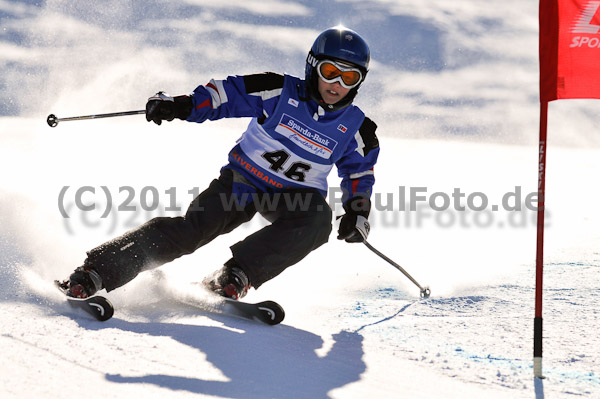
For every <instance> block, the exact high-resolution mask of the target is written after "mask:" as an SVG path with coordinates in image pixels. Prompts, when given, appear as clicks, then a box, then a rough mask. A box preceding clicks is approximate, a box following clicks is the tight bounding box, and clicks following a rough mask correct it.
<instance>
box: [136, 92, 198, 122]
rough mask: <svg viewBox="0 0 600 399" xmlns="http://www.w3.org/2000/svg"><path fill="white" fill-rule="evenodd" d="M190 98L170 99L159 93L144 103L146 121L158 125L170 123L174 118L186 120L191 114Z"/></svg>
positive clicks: (165, 94) (166, 95)
mask: <svg viewBox="0 0 600 399" xmlns="http://www.w3.org/2000/svg"><path fill="white" fill-rule="evenodd" d="M192 107H193V103H192V98H191V97H190V96H177V97H171V96H170V95H168V94H167V93H165V92H163V91H159V92H158V93H156V94H155V95H153V96H152V97H150V98H149V99H148V102H147V103H146V120H147V121H148V122H154V123H156V124H157V125H160V124H161V123H162V121H169V122H170V121H172V120H173V119H175V118H178V119H183V120H185V119H187V118H188V117H189V116H190V114H191V113H192Z"/></svg>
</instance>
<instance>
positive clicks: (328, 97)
mask: <svg viewBox="0 0 600 399" xmlns="http://www.w3.org/2000/svg"><path fill="white" fill-rule="evenodd" d="M318 81H319V85H318V86H319V94H320V95H321V98H322V99H323V101H325V104H331V105H333V104H335V103H337V102H338V101H341V100H343V99H344V97H346V94H348V92H349V91H350V89H346V88H344V87H343V86H342V85H341V84H339V82H334V83H325V82H324V81H323V80H322V79H321V78H319V79H318Z"/></svg>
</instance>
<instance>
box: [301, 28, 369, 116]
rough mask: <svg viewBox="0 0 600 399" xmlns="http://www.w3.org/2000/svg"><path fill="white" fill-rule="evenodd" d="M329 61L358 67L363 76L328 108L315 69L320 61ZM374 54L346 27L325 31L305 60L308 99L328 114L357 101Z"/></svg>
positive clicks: (328, 105)
mask: <svg viewBox="0 0 600 399" xmlns="http://www.w3.org/2000/svg"><path fill="white" fill-rule="evenodd" d="M323 59H330V60H333V61H343V62H347V63H350V64H352V65H354V66H356V67H358V68H359V69H360V70H361V72H362V75H363V79H362V81H361V82H360V83H359V84H358V86H356V87H354V88H353V89H352V90H350V92H349V93H348V94H347V95H346V97H344V99H343V100H342V101H340V102H338V103H336V104H325V103H324V102H323V99H322V98H321V95H320V94H319V90H318V82H317V79H318V76H317V71H316V68H315V67H316V66H317V64H318V63H319V61H321V60H323ZM370 59H371V51H370V50H369V45H368V44H367V42H366V41H365V40H364V39H363V38H362V37H360V35H359V34H358V33H356V32H355V31H353V30H351V29H348V28H346V27H344V26H336V27H333V28H329V29H327V30H325V31H323V32H322V33H321V34H320V35H319V36H318V37H317V39H316V40H315V42H314V43H313V45H312V47H311V49H310V51H309V52H308V56H307V57H306V68H305V79H306V88H307V90H308V94H309V96H310V97H311V98H312V99H313V100H315V101H316V102H317V103H319V105H321V106H322V107H323V109H325V110H326V111H330V112H331V111H337V110H339V109H342V108H344V107H347V106H348V105H350V104H351V103H352V101H354V97H356V94H357V93H358V89H359V88H360V86H361V85H362V82H363V81H364V80H365V77H366V76H367V72H368V71H369V61H370Z"/></svg>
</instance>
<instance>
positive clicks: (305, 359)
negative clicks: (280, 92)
mask: <svg viewBox="0 0 600 399" xmlns="http://www.w3.org/2000/svg"><path fill="white" fill-rule="evenodd" d="M207 3H210V4H207ZM0 18H1V19H0V21H1V22H0V24H1V25H0V26H1V28H2V29H0V49H1V50H2V51H0V85H1V86H2V88H3V95H2V96H1V97H0V115H2V116H1V117H0V143H1V144H0V170H2V174H1V178H0V317H1V320H2V321H0V326H1V327H0V331H1V335H0V349H1V351H2V355H3V361H2V366H1V368H0V396H1V397H3V398H4V397H8V398H23V397H39V398H54V397H57V396H62V395H67V394H69V395H70V394H73V392H74V391H75V392H76V393H77V394H84V395H85V396H86V397H90V398H107V397H108V398H111V397H114V398H121V397H125V396H126V395H136V396H138V397H144V398H161V399H162V398H171V397H173V398H175V397H177V398H192V397H217V398H240V399H242V398H244V399H246V398H250V399H254V398H256V399H259V398H344V399H345V398H366V397H369V398H370V397H374V396H385V397H394V398H396V397H399V398H432V397H433V398H444V399H446V398H479V397H486V398H511V399H512V398H533V397H535V398H545V397H547V398H570V397H581V398H600V377H599V373H600V350H599V349H598V348H600V336H599V334H598V331H599V329H600V321H599V311H598V309H599V308H600V289H599V288H598V283H597V281H598V278H597V274H598V271H599V268H600V251H599V250H598V248H599V243H600V234H599V233H598V227H597V226H598V223H600V214H599V210H598V207H597V200H596V198H597V196H598V194H599V192H600V188H599V186H598V183H597V179H596V178H595V177H596V176H597V175H598V174H599V173H600V157H599V150H598V144H599V143H600V139H599V136H598V132H597V129H596V128H595V125H596V121H597V115H598V113H599V112H598V103H597V102H594V101H562V102H556V103H553V104H551V107H550V131H549V138H550V140H549V145H548V164H547V166H548V181H547V206H548V208H547V215H546V217H547V218H546V239H545V243H546V245H545V248H546V262H545V285H544V294H545V299H544V323H545V324H544V337H545V339H544V345H545V346H544V374H545V375H546V377H547V378H546V379H545V380H543V381H542V380H534V379H533V372H532V351H533V340H532V338H533V316H534V308H533V305H534V303H533V302H534V284H535V278H534V277H535V266H534V263H535V262H534V260H535V236H536V228H535V214H536V213H535V211H534V210H532V209H531V208H532V207H531V198H532V197H531V196H530V195H531V193H534V192H535V191H536V190H537V167H538V165H537V156H538V147H537V130H538V99H537V85H538V83H537V78H538V75H537V74H538V69H537V68H538V66H537V4H536V2H526V3H523V2H520V1H514V0H504V1H502V2H501V1H498V0H491V1H488V2H486V3H485V5H483V4H480V2H477V1H474V0H464V1H459V2H456V1H454V2H448V1H443V0H429V1H423V2H409V1H401V0H396V1H388V0H378V1H375V0H371V1H364V0H363V1H299V0H298V1H275V0H269V1H253V0H248V1H235V0H224V1H220V2H201V1H196V0H186V1H181V2H167V1H156V2H144V1H128V2H119V1H104V2H93V1H78V2H68V1H46V2H33V1H20V2H17V1H7V0H0ZM338 23H343V24H344V25H346V26H349V27H351V28H353V29H355V30H357V31H358V32H360V33H361V34H362V35H364V37H365V38H366V39H367V40H368V41H369V42H370V43H371V47H372V53H373V58H372V68H371V71H370V72H369V75H368V77H367V81H366V83H365V85H364V87H363V88H362V89H361V92H360V94H359V97H358V100H357V103H358V105H360V106H361V108H363V109H364V110H365V112H366V113H367V114H368V115H369V116H371V117H372V118H373V119H374V120H375V121H376V122H377V123H378V125H379V130H378V134H379V137H380V143H381V148H382V150H381V156H380V161H379V163H378V165H377V169H376V177H377V183H376V187H375V191H376V192H375V193H374V197H373V199H374V210H373V213H372V215H371V218H370V219H371V222H372V232H371V235H370V237H369V241H370V242H371V244H372V245H374V246H375V247H376V248H377V249H379V250H381V251H382V252H383V253H385V254H386V255H388V256H389V257H391V258H392V259H394V260H395V261H397V262H398V263H400V264H401V265H402V266H403V267H404V268H406V269H407V270H408V271H409V273H411V274H412V275H413V277H415V279H416V280H417V281H419V282H420V283H421V284H423V285H429V286H430V287H431V290H432V296H431V297H430V298H429V299H421V298H419V290H418V288H416V287H415V286H414V285H413V284H412V283H411V282H410V281H409V280H408V279H406V277H404V276H403V275H402V274H401V273H400V272H399V271H398V270H396V269H394V268H393V267H392V266H390V265H389V264H387V263H385V262H384V261H383V260H382V259H380V258H379V257H377V256H376V255H375V254H373V253H371V252H370V251H368V249H367V248H366V247H365V246H363V245H361V244H352V245H351V244H346V243H343V242H338V241H337V240H336V239H335V236H334V235H333V234H332V237H331V238H330V242H329V243H328V244H327V245H325V246H324V247H322V248H320V249H319V250H317V251H315V252H314V253H312V254H310V255H309V256H308V257H307V258H306V259H304V260H303V261H302V262H300V263H299V264H297V265H295V266H294V267H292V268H290V269H288V270H286V271H285V272H284V273H283V274H282V275H281V276H279V277H278V278H276V279H274V280H273V281H271V282H268V283H267V284H265V285H264V286H262V287H261V288H260V290H252V291H251V292H250V294H249V295H248V296H247V298H246V299H247V300H248V301H251V302H258V301H261V300H266V299H271V300H276V301H277V302H279V303H280V304H281V305H282V306H283V307H284V308H285V310H286V319H285V320H284V322H283V323H282V324H281V325H278V326H275V327H269V326H264V325H260V324H257V323H253V322H249V321H245V320H241V319H236V318H232V317H230V316H226V315H218V314H212V313H209V312H206V311H203V310H199V309H197V308H194V307H192V306H189V305H187V304H183V303H182V302H181V301H180V297H181V296H182V295H184V294H185V295H195V296H197V297H198V301H200V302H202V301H204V300H205V298H204V297H203V294H202V293H199V292H197V290H194V287H193V285H192V284H191V283H192V282H197V281H200V280H201V279H202V278H203V277H204V276H205V275H206V274H208V273H210V272H212V271H213V270H214V269H215V268H217V267H220V265H221V264H222V263H223V262H224V261H226V260H227V259H228V258H229V256H230V252H229V246H230V245H232V244H234V243H235V242H237V241H239V240H240V239H243V237H245V236H246V235H248V234H249V233H251V232H252V231H255V230H256V229H258V228H260V227H261V226H264V225H265V224H266V223H267V222H266V221H264V220H261V219H260V217H257V218H256V219H254V220H253V221H251V222H249V223H248V224H246V225H244V226H242V227H240V228H239V229H238V230H236V231H234V232H232V233H230V234H228V235H226V236H223V237H220V238H218V239H217V240H215V241H214V242H212V243H211V244H210V245H208V246H206V247H204V248H201V249H200V250H199V251H197V252H196V253H194V254H193V255H190V256H187V257H184V258H181V259H178V260H176V261H175V262H172V263H170V264H168V265H165V266H163V267H162V268H161V269H160V270H161V271H162V272H163V273H162V274H160V275H159V274H158V273H156V272H151V271H150V272H145V273H143V274H141V275H140V276H139V277H138V278H137V279H135V280H134V281H133V282H132V283H130V284H128V285H126V286H124V287H122V288H120V289H118V290H115V291H113V292H111V293H108V294H106V296H107V297H108V298H109V299H110V300H111V301H112V302H113V303H114V305H115V307H116V313H115V316H114V317H113V319H111V320H109V321H107V322H105V323H100V322H96V321H94V320H92V319H90V318H89V316H87V315H85V314H81V313H78V312H77V311H75V310H73V309H70V308H69V306H68V305H67V304H66V303H65V302H64V300H63V299H62V298H61V296H60V294H59V293H58V292H57V290H56V289H54V288H53V286H52V280H53V279H55V278H65V277H66V276H68V274H69V273H70V271H71V270H72V269H73V268H74V267H76V266H78V265H80V264H81V262H82V261H83V259H84V258H85V251H86V250H89V249H91V248H93V247H95V246H96V245H99V244H101V243H102V242H104V241H106V240H108V239H111V238H113V237H115V236H117V235H119V234H121V233H123V232H125V231H127V230H128V229H130V228H133V227H136V226H138V225H139V224H141V223H143V222H144V221H146V220H148V219H150V218H152V217H154V216H159V215H167V216H176V215H180V214H181V213H182V212H184V211H185V209H186V206H187V204H188V203H189V202H190V201H191V199H192V198H193V195H195V193H197V192H198V191H199V190H202V189H203V188H204V187H206V186H207V184H208V183H209V182H210V181H211V180H212V179H213V178H215V177H216V176H217V175H218V171H219V169H220V167H221V166H222V165H223V164H224V163H225V162H226V154H227V152H228V151H229V149H230V148H231V146H232V145H233V143H234V142H235V140H236V139H237V137H239V135H240V134H241V132H242V131H243V130H244V128H245V125H246V124H247V123H248V121H247V120H224V121H216V122H207V123H205V124H201V125H197V124H189V123H185V122H182V121H175V122H172V123H166V124H163V126H160V127H158V126H155V125H151V124H148V123H146V122H145V120H144V118H143V116H130V117H123V118H115V119H104V120H94V121H82V122H62V123H60V124H59V126H58V127H56V128H55V129H51V128H49V127H48V126H47V125H46V123H45V118H46V116H47V115H48V114H49V113H55V114H56V115H58V116H59V117H66V116H75V115H87V114H95V113H102V112H115V111H125V110H135V109H143V107H144V104H145V101H146V98H147V97H148V96H149V95H151V94H153V93H154V92H156V91H158V90H166V91H168V92H170V93H171V94H174V95H175V94H181V93H187V92H190V91H192V90H193V89H194V88H195V87H196V86H197V85H198V84H204V83H206V82H207V81H208V80H209V79H211V78H223V77H225V76H227V75H232V74H244V73H252V72H261V71H267V70H274V71H285V72H287V73H290V74H294V75H300V76H302V74H303V70H304V59H305V56H306V52H307V50H308V48H309V47H310V45H311V44H312V40H314V37H316V35H317V34H318V33H319V32H320V31H321V30H323V29H325V28H327V27H330V26H334V25H337V24H338ZM330 185H331V191H330V195H329V202H330V204H331V206H332V208H333V209H334V211H335V213H336V214H341V213H342V209H341V206H340V204H339V200H338V197H339V195H338V194H339V193H338V192H337V191H336V187H338V185H339V182H338V179H337V177H336V176H335V173H333V174H332V176H331V179H330ZM456 190H459V193H461V194H463V195H462V196H459V198H458V200H457V201H458V202H456V203H455V202H454V198H455V197H454V196H453V194H455V193H456ZM411 192H413V193H415V197H414V198H413V199H415V200H416V202H417V203H416V204H415V205H416V206H415V208H414V209H411V208H410V205H411V203H410V202H411V196H410V194H411ZM78 193H79V195H78ZM421 196H424V197H426V199H425V200H419V199H416V198H417V197H418V198H421ZM432 198H433V200H432V201H430V200H431V199H432ZM446 199H448V201H449V202H448V203H445V202H444V201H445V200H446ZM484 200H487V204H484V203H483V202H484ZM444 205H448V206H446V207H444ZM92 206H93V209H92ZM519 206H520V209H518V208H519ZM161 276H162V277H161Z"/></svg>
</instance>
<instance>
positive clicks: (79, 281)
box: [60, 266, 102, 299]
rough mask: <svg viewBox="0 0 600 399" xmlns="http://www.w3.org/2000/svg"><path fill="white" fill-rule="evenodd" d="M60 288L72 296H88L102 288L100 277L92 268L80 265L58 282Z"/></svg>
mask: <svg viewBox="0 0 600 399" xmlns="http://www.w3.org/2000/svg"><path fill="white" fill-rule="evenodd" d="M60 288H62V289H63V290H65V293H66V294H67V296H70V297H73V298H82V299H83V298H88V297H90V296H92V295H94V294H95V293H96V292H98V291H99V290H101V289H102V278H101V277H100V275H99V274H98V272H96V271H95V270H94V269H92V268H90V267H87V266H80V267H78V268H77V269H75V271H74V272H73V274H71V275H70V276H69V279H68V280H64V281H63V282H62V283H60Z"/></svg>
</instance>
